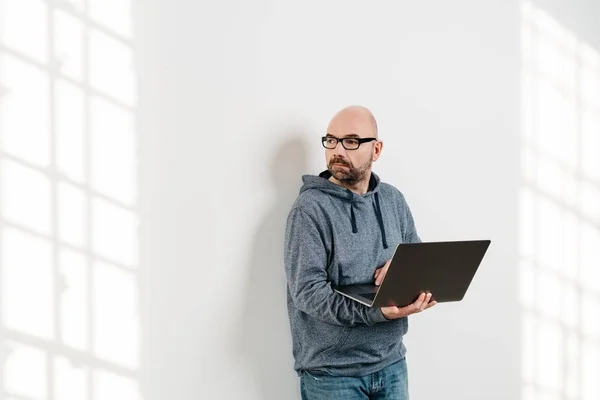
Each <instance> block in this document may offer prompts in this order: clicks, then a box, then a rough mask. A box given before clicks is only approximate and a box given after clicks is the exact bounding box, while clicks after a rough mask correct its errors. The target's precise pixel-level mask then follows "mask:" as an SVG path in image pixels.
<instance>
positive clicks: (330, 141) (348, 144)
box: [321, 136, 377, 150]
mask: <svg viewBox="0 0 600 400" xmlns="http://www.w3.org/2000/svg"><path fill="white" fill-rule="evenodd" d="M373 140H377V138H374V137H370V138H353V137H349V138H341V139H338V138H336V137H333V136H323V137H322V138H321V143H323V147H325V148H326V149H335V148H336V147H337V144H338V142H341V143H342V146H344V148H345V149H346V150H356V149H358V148H359V147H360V145H361V144H363V143H367V142H372V141H373Z"/></svg>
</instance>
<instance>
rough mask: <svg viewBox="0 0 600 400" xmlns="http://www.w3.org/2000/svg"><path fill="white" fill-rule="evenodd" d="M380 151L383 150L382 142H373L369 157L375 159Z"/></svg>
mask: <svg viewBox="0 0 600 400" xmlns="http://www.w3.org/2000/svg"><path fill="white" fill-rule="evenodd" d="M382 151H383V142H377V143H375V146H373V157H372V158H371V159H372V160H373V161H377V159H378V158H379V156H380V155H381V152H382Z"/></svg>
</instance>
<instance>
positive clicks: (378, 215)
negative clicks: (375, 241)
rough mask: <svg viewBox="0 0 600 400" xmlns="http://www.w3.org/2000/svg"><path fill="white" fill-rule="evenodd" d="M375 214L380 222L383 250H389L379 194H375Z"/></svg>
mask: <svg viewBox="0 0 600 400" xmlns="http://www.w3.org/2000/svg"><path fill="white" fill-rule="evenodd" d="M375 214H377V221H379V229H381V238H382V239H383V248H384V249H387V248H388V243H387V238H386V237H385V227H384V225H383V215H381V206H380V205H379V193H375Z"/></svg>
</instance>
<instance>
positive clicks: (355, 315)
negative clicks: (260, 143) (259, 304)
mask: <svg viewBox="0 0 600 400" xmlns="http://www.w3.org/2000/svg"><path fill="white" fill-rule="evenodd" d="M330 176H331V175H330V173H329V172H328V171H324V172H322V173H321V174H320V175H319V176H313V175H304V176H303V177H302V179H303V182H304V185H303V186H302V188H301V189H300V194H299V196H298V198H297V199H296V201H295V203H294V205H293V207H292V209H291V211H290V213H289V216H288V219H287V226H286V232H285V249H284V250H285V251H284V254H285V255H284V262H285V271H286V275H287V283H288V285H287V305H288V313H289V319H290V325H291V331H292V340H293V354H294V358H295V365H294V369H295V370H296V371H297V372H298V374H300V373H301V371H302V370H308V371H310V372H311V373H313V374H328V375H338V376H364V375H367V374H371V373H373V372H376V371H378V370H380V369H382V368H385V367H386V366H388V365H391V364H393V363H394V362H396V361H398V360H400V359H402V358H404V355H405V353H406V349H405V347H404V345H403V343H402V337H403V335H404V334H405V333H406V332H407V329H408V321H407V318H401V319H397V320H393V321H388V320H387V319H385V318H384V316H383V314H382V313H381V311H380V309H376V308H375V309H374V308H369V307H367V306H364V305H362V304H360V303H358V302H355V301H353V300H351V299H348V298H346V297H344V296H342V295H340V294H338V293H336V292H334V291H333V289H332V286H333V285H349V284H357V283H372V282H373V275H374V274H375V270H376V269H377V268H379V267H381V266H383V264H385V262H386V261H387V260H388V259H390V258H391V257H392V255H393V253H394V251H395V249H396V245H397V244H399V243H403V242H420V239H419V236H418V235H417V231H416V229H415V225H414V222H413V218H412V215H411V212H410V209H409V207H408V205H407V203H406V201H405V199H404V196H403V195H402V193H400V191H398V189H396V188H394V187H393V186H391V185H388V184H386V183H382V182H380V180H379V177H378V176H377V175H376V174H374V173H371V180H370V184H369V190H368V191H367V193H365V194H364V195H358V194H356V193H353V192H352V191H350V190H348V189H346V188H343V187H341V186H339V185H336V184H335V183H333V182H330V181H329V180H328V178H329V177H330Z"/></svg>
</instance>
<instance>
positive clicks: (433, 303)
mask: <svg viewBox="0 0 600 400" xmlns="http://www.w3.org/2000/svg"><path fill="white" fill-rule="evenodd" d="M436 304H437V301H435V300H433V301H430V302H429V304H427V307H425V309H426V310H427V309H428V308H431V307H433V306H435V305H436Z"/></svg>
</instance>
